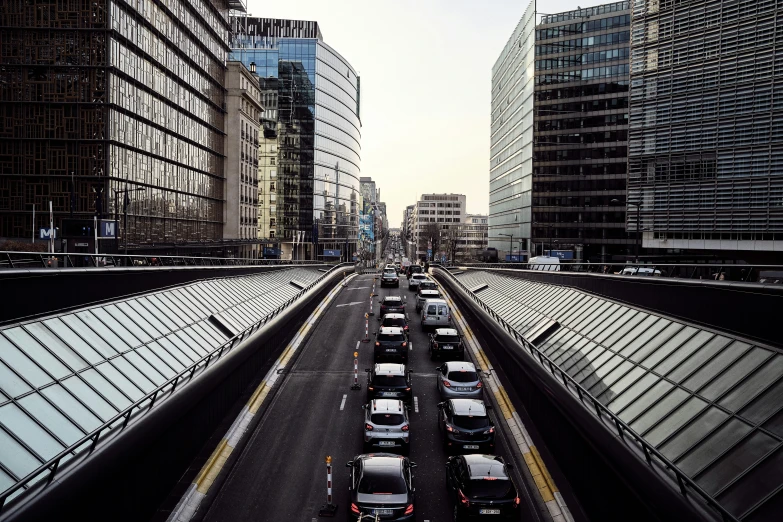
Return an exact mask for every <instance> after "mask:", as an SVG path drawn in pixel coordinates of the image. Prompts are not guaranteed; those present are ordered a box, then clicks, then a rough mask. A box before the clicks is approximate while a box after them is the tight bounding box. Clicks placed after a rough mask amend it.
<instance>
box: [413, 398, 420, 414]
mask: <svg viewBox="0 0 783 522" xmlns="http://www.w3.org/2000/svg"><path fill="white" fill-rule="evenodd" d="M413 411H415V412H416V413H419V398H418V397H414V398H413Z"/></svg>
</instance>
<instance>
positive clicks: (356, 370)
mask: <svg viewBox="0 0 783 522" xmlns="http://www.w3.org/2000/svg"><path fill="white" fill-rule="evenodd" d="M351 389H352V390H361V389H362V385H361V384H359V352H353V384H352V385H351Z"/></svg>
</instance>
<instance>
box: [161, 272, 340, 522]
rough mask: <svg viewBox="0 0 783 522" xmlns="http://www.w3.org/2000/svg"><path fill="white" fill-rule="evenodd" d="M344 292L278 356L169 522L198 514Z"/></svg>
mask: <svg viewBox="0 0 783 522" xmlns="http://www.w3.org/2000/svg"><path fill="white" fill-rule="evenodd" d="M353 277H355V274H351V275H350V276H348V277H347V278H346V279H345V282H347V281H348V280H350V279H352V278H353ZM341 289H343V285H342V284H337V285H335V287H334V288H333V289H332V290H331V291H330V292H329V293H328V294H327V296H326V298H324V300H323V301H321V303H319V304H318V306H316V308H315V310H313V313H312V314H310V317H308V319H307V321H305V323H304V324H303V325H302V327H301V328H299V330H298V331H297V332H296V335H294V338H293V339H291V342H290V343H288V346H286V349H285V350H284V351H283V353H282V354H281V355H280V357H278V359H277V361H276V362H275V364H273V365H272V368H271V369H270V370H269V372H268V373H267V374H266V376H265V377H264V380H263V381H261V384H259V385H258V388H256V390H255V392H253V395H252V396H251V397H250V400H249V401H248V402H247V405H245V407H244V408H242V411H241V412H240V413H239V416H238V417H237V418H236V419H235V420H234V423H233V424H232V425H231V427H230V428H229V430H228V432H227V433H226V434H225V436H224V437H223V439H222V440H221V441H220V443H219V444H218V446H217V448H215V451H213V452H212V455H210V457H209V459H208V460H207V462H206V464H204V466H203V467H202V468H201V471H200V472H199V474H198V476H197V477H196V480H195V481H194V482H193V483H192V484H191V485H190V487H189V488H188V489H187V491H186V492H185V495H184V496H183V497H182V498H181V499H180V501H179V502H178V503H177V506H176V508H174V511H172V512H171V515H169V518H168V520H167V522H189V521H190V520H191V519H192V518H193V516H194V515H195V514H196V511H197V510H198V507H199V505H200V504H201V501H202V500H204V498H205V497H206V496H207V492H208V491H209V488H210V487H212V484H214V482H215V479H216V478H217V477H218V475H219V474H220V472H221V470H222V469H223V466H224V465H225V464H226V461H227V460H228V458H229V456H230V455H231V452H232V451H233V450H234V448H235V447H236V446H237V444H238V443H239V441H240V440H241V439H242V436H243V435H244V434H245V433H246V431H247V427H248V426H249V425H250V422H251V421H252V420H253V417H254V416H255V414H256V413H257V412H258V409H259V408H260V407H261V405H262V404H263V402H264V400H265V399H266V398H267V396H268V395H269V393H270V392H271V390H272V387H273V386H274V385H275V383H276V382H277V379H278V378H279V377H280V375H281V374H280V373H278V370H282V369H284V368H285V367H286V365H287V364H288V362H289V361H290V360H291V356H292V355H293V354H294V353H295V352H296V350H297V349H298V348H299V345H301V344H302V341H303V340H304V339H305V337H306V336H307V333H308V332H309V331H310V330H311V329H312V328H313V325H315V322H316V320H317V319H318V317H319V316H320V315H321V313H322V312H323V311H324V310H325V309H326V307H327V305H328V304H329V303H330V302H331V301H332V299H334V297H335V296H336V295H337V293H338V292H339V291H340V290H341Z"/></svg>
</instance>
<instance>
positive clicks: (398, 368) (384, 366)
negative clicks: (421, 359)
mask: <svg viewBox="0 0 783 522" xmlns="http://www.w3.org/2000/svg"><path fill="white" fill-rule="evenodd" d="M375 373H376V374H379V373H380V374H381V375H405V365H404V364H399V363H378V364H376V365H375Z"/></svg>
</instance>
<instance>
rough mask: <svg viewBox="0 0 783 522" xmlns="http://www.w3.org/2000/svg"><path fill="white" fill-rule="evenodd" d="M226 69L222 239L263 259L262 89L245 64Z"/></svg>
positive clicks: (243, 254)
mask: <svg viewBox="0 0 783 522" xmlns="http://www.w3.org/2000/svg"><path fill="white" fill-rule="evenodd" d="M227 66H228V70H227V71H226V89H227V95H226V148H225V150H226V160H225V198H226V203H225V206H224V219H223V221H224V226H223V238H225V239H233V240H240V241H241V245H242V246H240V247H239V249H240V250H239V254H240V256H241V257H262V255H259V252H258V250H259V248H258V247H259V245H260V243H259V242H258V238H259V236H258V173H259V166H258V149H259V146H258V138H259V134H260V133H261V132H260V130H261V113H262V112H263V110H264V109H263V107H262V106H261V88H260V85H259V83H258V77H257V76H256V75H255V73H254V72H251V70H250V69H248V68H247V67H245V65H244V64H243V63H242V62H228V64H227Z"/></svg>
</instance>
